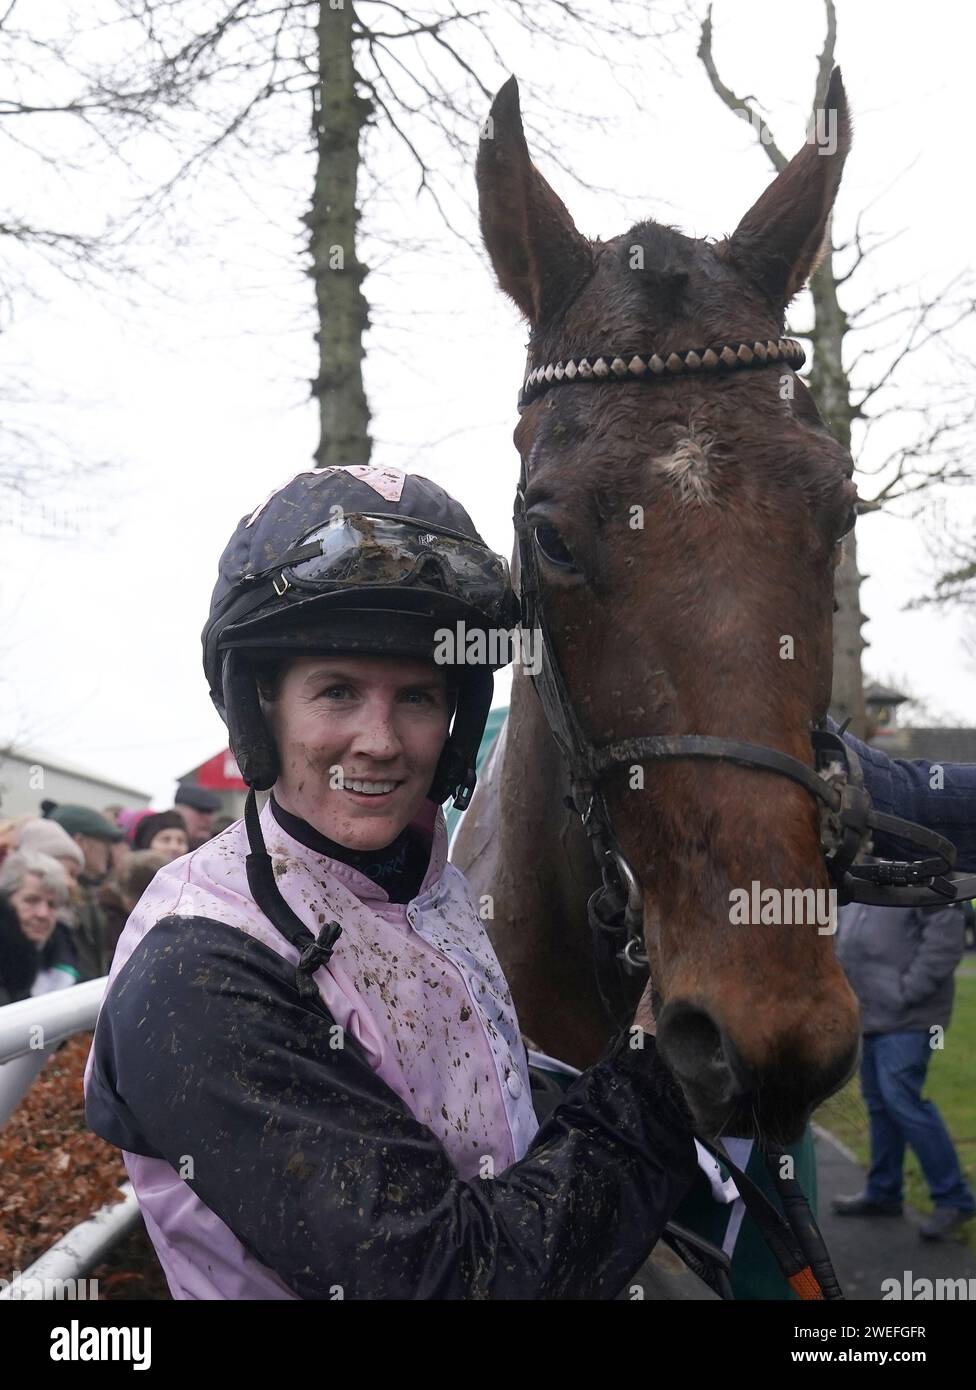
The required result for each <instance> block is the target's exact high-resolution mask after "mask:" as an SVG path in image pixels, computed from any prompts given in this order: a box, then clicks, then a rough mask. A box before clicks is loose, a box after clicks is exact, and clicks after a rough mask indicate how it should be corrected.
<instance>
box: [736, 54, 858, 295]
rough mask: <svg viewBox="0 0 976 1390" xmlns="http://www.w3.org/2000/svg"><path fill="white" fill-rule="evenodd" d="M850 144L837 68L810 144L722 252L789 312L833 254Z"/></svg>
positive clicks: (781, 176) (791, 163)
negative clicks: (834, 221) (833, 218)
mask: <svg viewBox="0 0 976 1390" xmlns="http://www.w3.org/2000/svg"><path fill="white" fill-rule="evenodd" d="M850 144H851V121H850V116H849V114H848V110H847V97H846V95H845V93H844V84H843V82H842V81H841V76H840V68H834V71H833V73H832V74H831V78H830V84H829V86H828V88H827V94H826V97H825V99H824V103H823V107H822V109H821V110H819V111H817V112H816V113H815V120H814V122H813V123H812V125H811V129H810V133H809V135H808V138H807V142H806V144H805V145H804V146H803V148H802V149H801V150H800V151H799V153H798V154H795V155H794V156H793V158H792V159H791V160H790V162H789V164H788V165H787V166H786V168H785V169H784V170H783V171H782V173H781V174H778V175H777V177H776V178H775V179H774V180H773V182H772V183H771V184H770V185H769V187H768V188H767V189H766V191H765V193H764V194H763V195H762V197H761V198H760V199H759V201H758V202H757V203H755V204H754V205H753V207H751V208H750V209H749V211H748V212H747V213H746V215H745V217H743V219H742V221H741V222H740V223H739V225H738V227H737V228H736V229H735V232H734V233H733V235H732V237H731V239H730V240H729V241H728V242H727V243H725V244H724V245H723V247H722V251H721V253H720V254H723V255H724V257H725V258H726V259H728V260H730V261H731V262H732V263H733V264H736V265H739V266H740V267H741V268H742V269H743V270H744V271H745V272H746V274H748V275H749V276H751V277H752V278H753V279H754V280H757V281H758V282H759V283H760V284H761V285H762V287H763V289H764V290H766V292H767V293H768V294H769V295H770V297H771V298H772V299H774V300H776V301H777V302H778V303H779V304H782V305H783V306H785V305H787V304H788V303H789V302H790V300H791V299H792V298H793V296H794V295H795V294H798V293H799V291H800V290H801V289H802V288H803V286H804V285H805V284H806V282H807V280H808V279H809V278H810V276H811V275H812V274H813V272H814V271H815V270H816V268H817V266H818V265H819V264H820V262H821V260H822V259H823V257H824V255H825V253H826V252H827V250H828V246H827V241H828V237H829V225H830V214H831V211H832V209H833V206H834V199H835V198H836V196H837V189H838V187H839V185H840V176H841V173H842V171H843V168H844V160H845V159H846V158H847V152H848V150H849V149H850ZM716 249H718V248H716Z"/></svg>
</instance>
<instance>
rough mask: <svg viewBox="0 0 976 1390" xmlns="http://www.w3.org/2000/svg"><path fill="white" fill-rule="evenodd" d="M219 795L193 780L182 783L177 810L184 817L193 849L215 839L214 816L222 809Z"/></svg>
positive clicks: (177, 795) (178, 792)
mask: <svg viewBox="0 0 976 1390" xmlns="http://www.w3.org/2000/svg"><path fill="white" fill-rule="evenodd" d="M222 804H223V803H222V802H221V800H220V797H219V796H216V795H215V794H214V793H213V792H208V791H207V789H206V787H197V786H195V785H194V784H193V783H192V782H183V783H181V784H180V787H179V789H178V790H177V793H176V810H177V811H178V812H179V813H180V815H181V816H182V817H183V820H184V823H185V825H186V833H187V838H188V839H189V842H190V848H191V849H199V848H200V846H201V845H205V844H206V843H207V841H208V840H211V839H213V833H214V828H213V823H214V816H215V815H216V814H217V812H218V811H219V810H221V809H222Z"/></svg>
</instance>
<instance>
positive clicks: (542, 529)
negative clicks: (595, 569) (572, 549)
mask: <svg viewBox="0 0 976 1390" xmlns="http://www.w3.org/2000/svg"><path fill="white" fill-rule="evenodd" d="M535 543H536V545H537V546H538V547H539V549H540V550H541V551H542V553H543V555H544V556H545V557H546V559H547V560H548V561H549V563H550V564H551V565H557V566H558V567H559V568H560V569H570V570H572V569H575V568H576V562H575V560H574V559H573V557H572V555H571V554H570V553H569V551H568V550H567V549H566V546H565V545H564V544H563V541H562V538H561V537H560V535H559V532H558V531H557V530H556V528H555V526H545V525H541V524H540V525H539V526H537V527H536V528H535Z"/></svg>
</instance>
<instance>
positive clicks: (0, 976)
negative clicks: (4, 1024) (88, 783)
mask: <svg viewBox="0 0 976 1390" xmlns="http://www.w3.org/2000/svg"><path fill="white" fill-rule="evenodd" d="M220 809H221V802H220V798H219V797H217V796H216V795H214V793H213V792H210V791H207V790H206V788H204V787H198V786H193V785H187V784H184V785H182V786H181V787H180V789H179V790H178V792H177V794H176V797H175V802H174V805H173V807H172V809H171V810H167V811H152V810H148V809H145V808H131V807H124V806H106V807H104V808H103V810H102V811H96V810H94V809H92V808H91V807H88V806H80V805H73V804H67V803H62V804H57V803H55V802H53V801H43V802H41V804H40V806H39V808H38V815H36V816H30V815H26V816H19V817H17V818H16V819H11V820H6V821H3V822H0V1005H2V1004H10V1003H14V1002H15V1001H16V1000H18V999H27V998H29V997H32V996H35V995H39V994H46V993H48V992H50V991H52V990H55V989H64V988H66V987H67V986H70V985H73V984H77V983H79V982H81V981H84V980H95V979H99V978H101V976H103V975H106V974H108V971H109V968H110V966H111V964H112V957H113V955H114V954H115V947H116V944H117V942H118V939H119V936H120V935H121V933H122V928H123V927H124V926H125V923H126V920H127V919H128V916H129V914H130V912H131V911H132V909H133V908H134V907H135V905H136V903H137V902H138V901H139V899H140V898H141V897H142V895H143V893H144V892H145V891H146V889H147V888H148V887H149V884H150V883H151V882H152V880H153V878H154V876H155V875H156V873H157V871H158V870H159V869H161V868H162V867H163V865H164V864H169V863H171V862H172V861H173V860H174V859H178V858H179V857H180V856H181V855H184V854H186V853H188V852H189V851H190V850H193V849H198V848H199V847H200V846H201V845H203V844H206V842H207V841H208V840H209V839H211V838H212V837H213V836H214V835H217V834H219V833H220V832H221V831H222V830H224V829H226V827H227V825H229V824H232V822H233V818H232V817H229V816H220V817H218V812H219V811H220Z"/></svg>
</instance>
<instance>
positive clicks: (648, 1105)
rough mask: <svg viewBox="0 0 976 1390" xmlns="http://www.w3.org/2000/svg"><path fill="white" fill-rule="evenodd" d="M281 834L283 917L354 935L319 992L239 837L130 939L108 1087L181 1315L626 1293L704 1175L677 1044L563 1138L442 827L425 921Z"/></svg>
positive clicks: (111, 1128) (96, 1112)
mask: <svg viewBox="0 0 976 1390" xmlns="http://www.w3.org/2000/svg"><path fill="white" fill-rule="evenodd" d="M261 822H262V829H263V832H264V836H265V840H266V843H267V846H268V852H269V854H270V855H271V857H272V860H273V862H274V865H275V872H276V878H277V883H278V887H279V890H280V891H281V893H282V895H283V897H284V899H285V901H286V902H287V903H288V904H289V906H290V907H291V908H292V909H293V910H294V911H295V912H296V913H297V914H298V915H299V916H300V917H301V918H302V919H303V921H305V922H306V923H307V924H308V925H309V927H310V928H311V929H313V930H314V931H317V930H318V927H319V925H320V924H322V923H324V922H325V921H331V920H337V921H339V922H340V923H341V926H342V935H341V936H340V938H339V941H338V944H337V946H336V949H335V952H334V954H333V956H332V959H331V961H330V962H329V964H328V965H327V966H324V967H321V968H320V969H319V970H318V971H317V972H316V973H315V975H314V977H313V978H314V980H315V982H316V985H317V986H318V996H319V997H318V998H314V999H312V1000H311V1001H309V1000H307V999H304V998H302V997H301V996H300V995H299V992H298V989H297V987H296V977H295V968H294V967H295V964H296V961H297V953H296V951H295V949H294V947H292V946H291V945H290V944H289V943H288V942H287V941H286V940H285V938H284V937H283V936H282V935H280V933H279V932H278V931H277V930H276V929H275V928H274V927H273V926H272V924H271V923H270V922H269V921H268V920H267V919H266V918H265V917H264V916H263V915H262V913H261V912H260V910H259V909H258V908H257V906H256V905H255V903H254V902H253V900H252V899H251V897H250V894H249V892H248V887H247V880H246V875H245V864H244V860H245V855H246V854H247V849H248V846H247V840H246V834H245V829H244V825H243V822H238V823H237V824H236V825H234V826H231V827H230V828H229V829H228V830H227V831H225V832H224V833H223V834H222V835H220V836H218V837H217V838H216V839H215V840H212V841H210V842H209V843H208V844H206V845H204V846H203V847H202V848H201V849H199V850H196V851H195V852H194V853H192V854H189V855H186V856H184V857H183V858H182V859H178V860H177V861H175V863H173V864H171V865H169V866H167V867H166V868H164V869H162V870H161V871H160V872H159V873H158V874H157V875H156V878H155V879H154V880H153V883H152V884H151V886H150V887H149V889H148V890H147V892H146V893H145V894H144V895H143V897H142V899H141V901H140V902H139V904H138V906H137V908H136V910H135V911H134V912H133V914H132V916H131V917H130V918H129V921H128V923H127V925H126V928H125V930H124V932H123V934H122V937H121V939H120V941H119V944H118V949H117V951H116V955H115V959H114V962H113V966H112V971H111V975H110V981H109V988H108V991H107V994H106V998H105V1002H104V1004H103V1006H102V1010H101V1013H100V1015H99V1019H98V1025H97V1028H96V1033H95V1042H94V1045H93V1048H92V1053H91V1056H90V1057H89V1063H88V1071H87V1073H86V1100H87V1116H88V1122H89V1124H90V1125H91V1127H92V1128H93V1129H94V1130H95V1131H96V1132H97V1133H98V1134H100V1135H101V1136H102V1137H103V1138H104V1139H107V1140H108V1141H109V1142H110V1143H113V1144H115V1145H117V1146H118V1147H119V1148H121V1149H122V1150H123V1151H124V1156H125V1162H126V1166H127V1169H128V1171H129V1175H130V1178H131V1180H132V1183H133V1185H134V1187H135V1190H136V1193H137V1195H138V1198H139V1203H140V1206H141V1209H142V1213H143V1216H144V1219H145V1221H146V1226H147V1229H148V1231H149V1234H150V1236H151V1238H152V1240H153V1243H154V1245H155V1247H156V1251H157V1253H158V1255H159V1258H160V1261H161V1263H162V1265H163V1268H164V1270H165V1272H166V1276H167V1279H168V1281H169V1284H170V1289H171V1292H172V1293H173V1296H174V1297H176V1298H184V1299H200V1298H203V1299H210V1298H222V1299H247V1298H303V1299H309V1298H311V1299H315V1298H319V1299H330V1298H339V1297H343V1298H376V1299H384V1298H418V1299H435V1298H478V1297H483V1298H484V1297H487V1298H545V1297H550V1298H552V1297H593V1298H612V1297H614V1296H616V1294H617V1293H618V1292H619V1291H620V1289H621V1288H622V1287H623V1285H624V1284H625V1283H626V1281H627V1279H628V1278H629V1277H630V1275H631V1274H632V1273H633V1272H634V1270H635V1269H637V1268H638V1266H639V1265H640V1264H641V1263H642V1262H643V1260H644V1259H645V1257H646V1255H647V1253H648V1251H649V1249H650V1247H651V1246H652V1245H653V1243H654V1241H655V1240H656V1239H657V1237H658V1235H659V1234H660V1232H661V1230H662V1229H663V1227H664V1225H665V1223H666V1222H667V1220H668V1219H669V1218H670V1216H671V1214H672V1213H673V1211H674V1208H675V1207H676V1206H677V1204H678V1202H679V1201H680V1199H681V1197H682V1195H683V1194H684V1193H685V1191H686V1190H687V1189H688V1187H689V1186H690V1184H691V1182H692V1181H693V1179H694V1176H695V1172H696V1166H695V1165H696V1160H695V1149H694V1145H693V1142H692V1139H691V1137H690V1132H689V1130H688V1127H687V1116H686V1112H685V1111H684V1109H683V1106H682V1103H681V1101H680V1099H679V1097H678V1095H677V1093H676V1091H675V1090H674V1088H673V1084H672V1083H671V1081H670V1078H669V1077H668V1074H667V1072H666V1071H665V1069H664V1068H663V1066H661V1064H660V1062H659V1061H658V1060H657V1057H656V1054H655V1051H654V1043H653V1039H651V1038H646V1039H644V1043H645V1046H644V1048H643V1049H642V1050H641V1049H634V1048H633V1047H632V1046H630V1043H631V1039H630V1038H628V1037H627V1036H625V1037H623V1038H621V1039H618V1041H617V1042H616V1043H615V1044H614V1046H613V1047H612V1048H611V1049H610V1051H609V1053H608V1055H607V1057H606V1058H605V1059H604V1060H603V1061H601V1062H600V1063H599V1064H598V1065H597V1066H595V1067H593V1068H591V1069H590V1071H588V1072H586V1073H584V1075H583V1077H582V1078H581V1080H580V1081H579V1082H578V1083H577V1084H576V1085H575V1086H574V1087H573V1088H572V1090H571V1091H569V1092H568V1093H567V1096H566V1099H565V1101H563V1102H562V1103H561V1104H560V1106H559V1107H558V1109H557V1110H556V1111H555V1113H554V1114H553V1116H552V1117H551V1118H550V1119H549V1120H548V1121H547V1122H546V1124H545V1125H544V1126H543V1127H542V1129H539V1128H538V1125H537V1121H536V1117H535V1113H534V1110H533V1107H532V1102H531V1096H530V1090H529V1080H528V1075H527V1070H526V1059H525V1052H524V1048H523V1045H522V1042H521V1038H520V1035H519V1030H518V1024H517V1021H516V1017H515V1011H514V1008H513V1005H512V1001H511V998H510V995H509V992H508V988H507V985H506V983H505V980H504V978H503V976H502V973H501V970H500V968H499V965H498V962H497V960H496V958H495V955H494V952H493V950H492V948H491V945H490V943H489V941H488V938H487V935H486V933H485V930H484V924H483V922H482V920H481V918H480V917H479V915H478V912H477V909H476V905H475V903H474V900H473V898H472V894H471V889H470V887H469V886H468V883H467V881H466V880H465V878H464V877H463V875H462V874H461V873H459V871H458V870H457V869H455V868H454V867H453V866H452V865H451V864H448V863H447V862H446V832H445V827H444V819H443V815H442V814H441V813H440V812H438V814H437V818H436V823H435V828H434V837H433V845H432V850H431V858H430V864H429V866H428V870H427V874H426V877H425V878H424V881H423V883H422V885H421V889H420V892H419V894H418V896H417V897H415V898H414V899H413V900H412V901H411V902H409V903H406V904H403V905H399V904H395V903H391V902H389V900H388V899H387V895H386V894H385V893H384V892H383V890H382V889H380V888H378V887H377V885H376V884H375V883H373V882H371V881H370V880H369V879H368V878H366V877H364V876H363V875H361V874H360V873H358V872H357V871H356V870H355V869H353V868H351V867H350V866H348V865H346V864H343V863H340V862H338V861H336V860H334V859H329V858H326V857H325V856H324V855H322V854H321V853H319V852H317V851H316V850H314V849H312V848H310V847H309V846H308V845H306V844H303V843H302V842H301V841H300V840H299V839H296V838H295V837H294V835H292V834H290V833H288V832H287V831H285V830H284V829H283V827H282V826H280V825H279V824H278V822H277V821H276V820H275V818H274V815H273V808H272V805H271V803H270V802H269V804H268V805H267V806H266V807H265V808H264V810H263V811H262V813H261ZM293 828H294V826H293ZM641 1037H643V1035H641Z"/></svg>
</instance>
